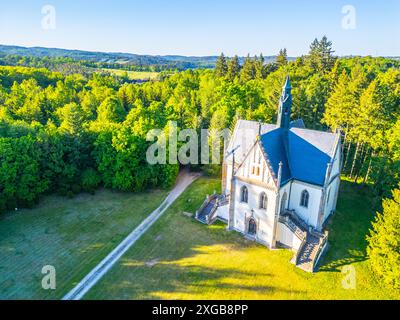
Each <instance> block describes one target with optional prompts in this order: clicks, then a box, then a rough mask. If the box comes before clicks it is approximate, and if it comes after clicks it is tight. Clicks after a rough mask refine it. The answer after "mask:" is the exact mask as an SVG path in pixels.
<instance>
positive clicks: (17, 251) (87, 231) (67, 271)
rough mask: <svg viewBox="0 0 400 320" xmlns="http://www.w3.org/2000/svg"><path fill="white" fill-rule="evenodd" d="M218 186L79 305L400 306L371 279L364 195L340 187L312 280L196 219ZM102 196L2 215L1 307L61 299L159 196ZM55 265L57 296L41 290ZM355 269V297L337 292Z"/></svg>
mask: <svg viewBox="0 0 400 320" xmlns="http://www.w3.org/2000/svg"><path fill="white" fill-rule="evenodd" d="M219 187H220V181H219V180H214V179H208V178H201V179H200V180H198V181H196V182H195V183H194V184H193V185H192V186H190V187H189V188H188V190H187V191H186V192H185V193H184V194H183V195H182V196H181V197H180V198H179V199H178V200H177V201H176V202H175V203H174V204H173V205H172V206H171V207H170V209H168V210H167V212H166V213H165V215H163V216H162V217H161V218H160V220H158V221H157V222H156V223H155V224H154V225H153V226H152V227H151V229H150V230H149V231H148V232H147V233H146V234H145V235H144V236H143V237H142V238H140V239H139V240H138V242H137V243H136V244H135V245H134V246H133V247H132V248H131V249H130V250H129V251H128V252H127V253H126V254H125V255H124V256H123V257H122V259H121V260H120V261H119V263H118V264H117V265H115V266H114V267H113V269H111V270H110V272H109V273H107V274H106V275H105V276H104V278H103V279H102V280H101V281H100V282H99V283H98V284H97V285H96V286H95V287H94V288H92V290H91V291H89V293H88V294H87V295H86V297H85V298H86V299H399V298H400V292H399V291H392V290H389V289H386V288H383V287H382V286H381V284H380V282H379V281H376V279H374V277H373V274H372V273H371V272H370V270H369V268H368V261H367V260H366V256H365V248H366V241H365V235H366V233H367V232H368V229H369V227H370V221H371V219H373V217H374V212H373V211H372V210H371V208H372V204H371V200H370V197H369V194H368V189H366V188H364V187H361V186H357V185H354V184H351V183H349V182H343V184H342V190H341V194H340V198H339V205H338V212H337V214H336V215H335V217H334V220H333V221H332V223H331V225H330V227H329V228H330V230H331V235H330V250H329V252H328V254H327V255H326V256H325V258H324V260H323V261H322V265H321V270H320V271H319V272H318V273H316V274H309V273H305V272H303V271H302V270H300V269H297V268H295V267H294V266H293V265H292V264H290V263H289V260H290V259H291V257H292V253H291V252H290V251H288V250H273V251H271V250H269V249H267V248H265V247H263V246H261V245H257V244H255V243H253V242H250V241H248V240H245V239H244V238H243V237H242V236H241V235H239V234H237V233H235V232H228V231H226V230H225V225H223V224H221V223H217V224H216V225H213V226H205V225H202V224H200V223H198V222H197V221H195V220H194V219H193V218H190V217H188V215H187V212H194V211H195V210H196V209H197V208H198V207H199V206H200V204H201V203H202V201H203V200H204V196H205V195H206V194H210V193H211V192H213V191H214V190H218V189H219ZM166 193H167V192H165V191H154V192H150V193H147V194H129V193H115V192H110V191H105V190H103V191H99V192H97V194H96V195H94V196H92V195H87V194H83V195H80V196H78V197H76V198H73V199H65V198H62V197H56V196H51V197H47V198H45V199H44V200H43V201H42V202H41V203H40V205H39V206H38V207H37V208H35V209H31V210H20V211H17V212H10V213H7V214H3V215H1V216H0V234H1V239H0V256H1V260H0V299H10V298H17V299H27V298H35V299H59V298H61V297H62V296H64V294H66V293H67V292H68V291H69V290H70V289H71V288H72V287H73V286H74V284H76V283H77V282H78V281H80V280H81V279H82V278H83V277H84V276H85V275H86V274H87V273H88V272H89V271H90V270H91V269H92V268H93V267H94V266H95V265H96V264H97V263H98V262H100V260H101V259H102V258H104V257H105V256H106V255H107V254H108V253H109V252H110V251H111V250H112V249H113V248H114V247H115V246H116V245H117V244H118V243H119V242H120V241H121V240H122V239H123V238H124V237H125V236H126V235H127V234H128V233H129V232H130V231H131V230H132V229H133V228H134V227H135V226H137V225H138V224H139V223H140V222H141V221H142V220H143V219H144V218H145V217H146V215H147V214H149V213H150V212H151V211H152V210H153V209H155V208H156V207H157V206H158V205H159V204H160V203H161V201H162V200H163V198H164V197H165V196H166ZM44 265H53V266H55V267H56V271H57V289H56V290H55V291H46V290H43V289H42V288H41V279H42V277H43V275H42V274H41V268H42V267H43V266H44ZM346 265H351V266H354V268H355V271H356V289H355V290H352V289H344V288H343V287H342V281H343V278H344V275H343V274H342V273H341V270H342V267H343V266H346Z"/></svg>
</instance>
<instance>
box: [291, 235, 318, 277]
mask: <svg viewBox="0 0 400 320" xmlns="http://www.w3.org/2000/svg"><path fill="white" fill-rule="evenodd" d="M319 244H320V238H317V237H315V236H313V235H310V234H308V235H307V240H306V242H305V243H304V245H303V247H302V248H301V250H299V253H298V258H297V263H296V266H297V267H299V268H300V269H302V270H304V271H307V272H314V263H315V260H316V259H317V253H318V248H319Z"/></svg>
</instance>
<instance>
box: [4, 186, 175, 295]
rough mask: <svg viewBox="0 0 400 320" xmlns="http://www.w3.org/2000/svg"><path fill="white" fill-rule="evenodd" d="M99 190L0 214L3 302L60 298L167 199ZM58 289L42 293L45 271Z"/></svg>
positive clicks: (158, 193)
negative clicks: (53, 275)
mask: <svg viewBox="0 0 400 320" xmlns="http://www.w3.org/2000/svg"><path fill="white" fill-rule="evenodd" d="M166 195H167V192H166V191H152V192H147V193H138V194H132V193H120V192H111V191H107V190H99V191H98V192H96V194H95V195H90V194H81V195H79V196H76V197H74V198H72V199H69V198H65V197H60V196H50V197H46V198H45V199H43V200H42V201H41V202H40V204H39V205H38V206H37V207H35V208H34V209H23V210H18V211H10V212H8V213H5V214H2V215H0V234H1V237H0V257H1V259H0V299H61V298H62V297H63V296H64V295H65V294H66V293H67V292H68V291H69V290H71V289H72V288H73V287H74V285H75V284H77V283H78V282H79V281H80V280H82V278H83V277H84V276H86V274H87V273H88V272H89V271H91V270H92V269H93V268H94V267H95V266H96V265H97V264H98V263H99V262H100V261H101V260H102V259H103V258H104V257H105V256H106V255H107V254H108V253H110V252H111V250H113V249H114V248H115V247H116V246H117V245H118V244H119V243H120V242H121V241H122V240H123V239H124V238H125V237H126V236H127V235H128V234H129V233H130V232H131V231H132V230H133V229H134V228H135V227H136V226H138V225H139V224H140V223H141V222H142V221H143V220H144V219H145V218H146V217H147V215H148V214H150V213H151V212H152V211H153V210H155V209H156V208H157V207H158V206H159V205H160V204H161V202H162V201H163V200H164V198H165V197H166ZM47 265H50V266H53V267H54V268H55V271H56V289H55V290H44V289H43V288H42V279H43V277H44V276H45V275H44V274H42V268H43V267H44V266H47Z"/></svg>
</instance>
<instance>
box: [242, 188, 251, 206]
mask: <svg viewBox="0 0 400 320" xmlns="http://www.w3.org/2000/svg"><path fill="white" fill-rule="evenodd" d="M240 201H241V202H245V203H247V202H248V201H249V191H248V190H247V188H246V187H245V186H243V187H242V189H241V190H240Z"/></svg>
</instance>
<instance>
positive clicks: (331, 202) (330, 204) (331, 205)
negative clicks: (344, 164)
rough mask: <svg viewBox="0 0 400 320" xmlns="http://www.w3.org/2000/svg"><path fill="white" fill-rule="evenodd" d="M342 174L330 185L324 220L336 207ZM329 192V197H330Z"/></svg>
mask: <svg viewBox="0 0 400 320" xmlns="http://www.w3.org/2000/svg"><path fill="white" fill-rule="evenodd" d="M339 182H340V176H338V177H337V178H336V179H335V180H334V181H333V182H332V183H331V184H330V185H329V186H328V189H327V193H326V204H325V211H324V221H325V220H326V219H328V217H329V216H330V215H331V213H332V211H333V210H334V209H335V199H336V193H338V192H339ZM328 193H329V199H328Z"/></svg>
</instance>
